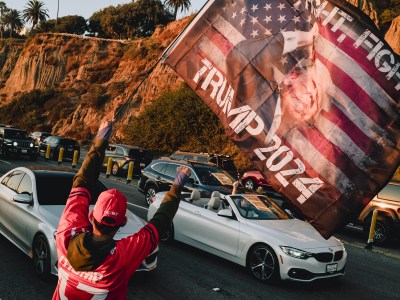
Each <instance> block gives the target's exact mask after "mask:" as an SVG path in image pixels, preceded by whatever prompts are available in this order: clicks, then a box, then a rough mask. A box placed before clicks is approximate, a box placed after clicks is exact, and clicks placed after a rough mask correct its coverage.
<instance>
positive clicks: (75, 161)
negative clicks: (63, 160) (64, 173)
mask: <svg viewBox="0 0 400 300" xmlns="http://www.w3.org/2000/svg"><path fill="white" fill-rule="evenodd" d="M78 155H79V151H78V150H75V151H74V158H73V159H72V167H73V168H76V164H77V163H78Z"/></svg>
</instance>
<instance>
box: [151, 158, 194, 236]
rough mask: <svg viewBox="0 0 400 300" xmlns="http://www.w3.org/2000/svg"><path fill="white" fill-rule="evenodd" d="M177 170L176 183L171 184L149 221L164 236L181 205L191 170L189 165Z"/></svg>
mask: <svg viewBox="0 0 400 300" xmlns="http://www.w3.org/2000/svg"><path fill="white" fill-rule="evenodd" d="M177 171H178V175H177V176H176V178H175V181H174V184H173V185H172V186H171V189H170V191H169V192H168V193H167V194H166V195H165V196H164V199H163V201H162V202H161V205H160V208H159V209H158V210H157V212H156V213H155V215H154V216H153V218H152V219H151V220H150V221H149V223H151V224H153V225H154V227H155V228H156V229H157V231H158V235H159V236H162V235H163V234H164V233H165V231H166V230H167V229H168V228H169V226H170V224H171V222H172V219H173V218H174V216H175V214H176V212H177V210H178V207H179V202H180V196H181V192H182V187H183V186H184V185H185V183H186V182H187V181H188V180H189V177H190V170H189V168H187V167H183V166H181V167H178V168H177Z"/></svg>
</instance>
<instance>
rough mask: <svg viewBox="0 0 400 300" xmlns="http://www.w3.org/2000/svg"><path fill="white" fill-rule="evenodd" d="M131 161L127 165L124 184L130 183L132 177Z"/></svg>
mask: <svg viewBox="0 0 400 300" xmlns="http://www.w3.org/2000/svg"><path fill="white" fill-rule="evenodd" d="M133 166H134V164H133V161H131V162H129V165H128V176H127V177H126V183H130V182H131V181H132V176H133Z"/></svg>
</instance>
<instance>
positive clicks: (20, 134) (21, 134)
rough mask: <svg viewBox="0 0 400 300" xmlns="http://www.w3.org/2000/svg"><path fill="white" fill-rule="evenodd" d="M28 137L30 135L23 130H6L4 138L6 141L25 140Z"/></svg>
mask: <svg viewBox="0 0 400 300" xmlns="http://www.w3.org/2000/svg"><path fill="white" fill-rule="evenodd" d="M27 137H28V134H27V133H26V131H23V130H4V138H6V139H25V138H27Z"/></svg>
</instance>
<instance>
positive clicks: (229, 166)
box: [170, 150, 239, 178]
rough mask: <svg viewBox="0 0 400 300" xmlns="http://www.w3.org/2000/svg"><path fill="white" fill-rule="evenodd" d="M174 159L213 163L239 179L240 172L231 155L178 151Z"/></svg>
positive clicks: (173, 156) (172, 156) (173, 155)
mask: <svg viewBox="0 0 400 300" xmlns="http://www.w3.org/2000/svg"><path fill="white" fill-rule="evenodd" d="M170 158H173V159H179V160H191V161H197V162H203V163H213V164H214V165H217V166H218V167H220V168H221V169H223V170H225V171H226V172H228V173H229V174H231V176H232V177H234V178H239V172H238V170H237V168H236V166H235V163H234V162H233V159H232V158H231V157H230V156H229V155H223V154H215V153H195V152H188V151H182V150H179V151H176V152H175V153H174V154H172V155H171V156H170Z"/></svg>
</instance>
